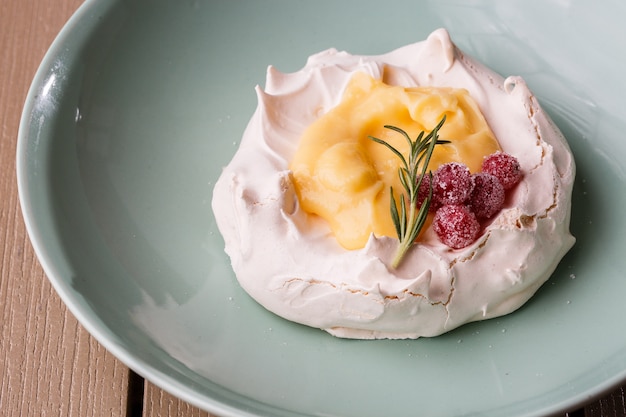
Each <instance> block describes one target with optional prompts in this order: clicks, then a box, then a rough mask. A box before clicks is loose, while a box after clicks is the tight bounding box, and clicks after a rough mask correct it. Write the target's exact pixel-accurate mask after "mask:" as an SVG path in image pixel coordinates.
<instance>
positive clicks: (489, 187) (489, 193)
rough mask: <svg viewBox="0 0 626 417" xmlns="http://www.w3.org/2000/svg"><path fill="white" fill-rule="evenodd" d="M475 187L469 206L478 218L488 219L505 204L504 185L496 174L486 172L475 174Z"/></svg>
mask: <svg viewBox="0 0 626 417" xmlns="http://www.w3.org/2000/svg"><path fill="white" fill-rule="evenodd" d="M473 178H474V189H473V190H472V194H471V196H470V198H469V207H470V209H471V210H472V211H473V212H474V214H475V215H476V217H477V218H478V219H481V220H482V219H488V218H490V217H491V216H493V215H494V214H496V213H497V212H498V211H500V210H501V209H502V206H503V205H504V187H503V186H502V184H501V183H500V181H499V180H498V178H496V177H495V176H493V175H491V174H488V173H486V172H479V173H477V174H474V175H473Z"/></svg>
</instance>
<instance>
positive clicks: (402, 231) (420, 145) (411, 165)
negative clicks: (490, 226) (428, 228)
mask: <svg viewBox="0 0 626 417" xmlns="http://www.w3.org/2000/svg"><path fill="white" fill-rule="evenodd" d="M445 121H446V116H445V115H444V116H443V117H442V119H441V121H440V122H439V123H438V124H437V126H435V128H434V129H433V130H432V131H431V132H430V133H429V134H428V135H426V136H424V135H425V133H426V132H424V131H422V132H420V134H419V135H418V136H417V138H416V139H415V141H413V140H411V137H410V136H409V134H408V133H406V132H405V131H404V130H402V129H400V128H399V127H396V126H391V125H385V126H384V127H385V128H386V129H391V130H394V131H396V132H398V133H400V134H401V135H402V136H404V138H405V139H406V141H407V142H408V144H409V157H408V161H407V158H405V157H404V155H402V153H401V152H400V151H398V150H397V149H396V148H395V147H393V146H392V145H390V144H389V143H388V142H386V141H384V140H382V139H379V138H376V137H374V136H371V135H370V136H368V137H369V138H370V139H371V140H373V141H374V142H377V143H380V144H381V145H384V146H386V147H387V148H389V150H390V151H391V152H393V153H394V154H396V156H397V157H398V158H400V161H401V162H402V166H401V167H400V168H398V175H399V177H400V183H401V184H402V188H404V191H405V192H406V194H407V197H405V195H404V194H400V197H399V199H400V212H399V213H398V204H397V202H396V198H395V197H394V193H393V187H389V195H390V202H389V206H390V211H391V219H392V220H393V224H394V226H395V228H396V233H397V234H398V240H399V241H400V244H399V245H398V248H397V250H396V253H395V255H394V257H393V260H392V261H391V266H392V267H393V268H397V267H398V266H399V265H400V263H401V262H402V258H404V255H405V254H406V253H407V251H408V250H409V249H410V248H411V246H413V243H414V242H415V239H417V236H418V235H419V233H420V231H421V230H422V227H424V223H426V219H427V218H428V210H429V207H430V204H431V200H432V195H433V190H432V181H428V183H429V186H428V190H429V191H428V195H427V196H426V197H425V198H424V199H422V201H420V202H419V204H418V195H419V190H420V187H421V186H422V182H423V180H424V178H425V175H426V170H427V169H428V164H429V163H430V158H431V156H432V154H433V150H434V149H435V145H438V144H443V143H450V141H448V140H440V139H438V138H439V135H438V132H439V129H441V126H443V124H444V123H445ZM420 167H421V171H420V173H419V174H418V170H420ZM428 177H429V178H432V173H430V172H429V173H428ZM406 200H408V205H409V208H408V214H407V207H406V206H407V203H406Z"/></svg>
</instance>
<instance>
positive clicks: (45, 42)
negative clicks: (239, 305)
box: [0, 0, 626, 417]
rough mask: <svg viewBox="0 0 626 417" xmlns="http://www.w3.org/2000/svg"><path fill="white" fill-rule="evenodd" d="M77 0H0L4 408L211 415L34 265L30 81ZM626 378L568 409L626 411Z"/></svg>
mask: <svg viewBox="0 0 626 417" xmlns="http://www.w3.org/2000/svg"><path fill="white" fill-rule="evenodd" d="M80 4H81V0H51V1H48V0H46V1H41V0H0V54H1V59H0V120H1V122H2V124H1V126H2V128H1V130H0V135H1V136H0V243H1V245H0V312H1V317H2V318H1V327H0V329H1V332H2V334H1V337H0V375H1V376H2V379H1V381H2V382H1V383H0V415H2V416H5V415H6V416H63V417H67V416H81V417H82V416H129V417H130V416H211V415H210V414H208V413H206V412H204V411H201V410H199V409H197V408H195V407H193V406H191V405H189V404H187V403H185V402H184V401H182V400H179V399H177V398H175V397H174V396H172V395H170V394H168V393H167V392H165V391H163V390H161V389H159V388H157V387H156V386H154V385H153V384H151V383H150V382H147V381H144V380H143V379H142V378H141V377H139V376H138V375H136V374H135V373H133V372H132V371H131V370H129V369H128V368H127V367H126V366H125V365H124V364H122V363H121V362H120V361H118V360H117V359H116V358H115V357H113V356H112V355H111V354H110V353H109V352H107V351H106V350H105V349H104V348H103V347H102V346H101V345H100V344H99V343H98V342H97V341H96V340H95V339H94V338H93V337H92V336H91V335H89V334H88V333H87V332H86V331H85V330H84V329H83V327H82V326H81V325H80V324H79V323H78V322H77V320H76V319H75V318H74V317H73V316H72V315H71V313H69V312H68V310H67V308H66V307H65V305H64V304H63V303H62V301H61V300H60V298H59V296H58V295H57V294H56V293H55V291H54V290H53V289H52V287H51V285H50V283H49V282H48V280H47V278H46V277H45V275H44V273H43V271H42V268H41V266H40V265H39V263H38V261H37V259H36V257H35V254H34V252H33V249H32V246H31V244H30V241H29V239H28V236H27V234H26V230H25V227H24V222H23V220H22V214H21V211H20V205H19V201H18V195H17V182H16V174H15V150H16V143H17V131H18V124H19V119H20V114H21V111H22V106H23V104H24V99H25V97H26V93H27V91H28V87H29V85H30V82H31V80H32V78H33V76H34V74H35V71H36V70H37V67H38V65H39V63H40V61H41V59H42V58H43V55H44V53H45V52H46V50H47V48H48V47H49V46H50V43H51V42H52V40H53V39H54V37H55V36H56V35H57V33H58V31H59V30H60V29H61V27H62V26H63V24H64V23H65V22H66V21H67V19H68V18H69V17H70V16H71V14H72V13H73V12H74V11H75V10H76V9H77V8H78V6H79V5H80ZM625 389H626V384H625V385H624V386H623V387H621V388H619V389H617V390H616V391H614V392H613V393H611V394H610V395H608V396H606V397H604V398H602V399H600V400H599V401H595V402H593V403H591V404H588V405H586V406H585V407H584V408H581V409H579V410H572V411H571V412H570V413H568V414H567V415H569V416H576V417H582V416H587V417H589V416H595V417H599V416H602V417H618V416H621V417H624V416H626V394H625V392H624V390H625Z"/></svg>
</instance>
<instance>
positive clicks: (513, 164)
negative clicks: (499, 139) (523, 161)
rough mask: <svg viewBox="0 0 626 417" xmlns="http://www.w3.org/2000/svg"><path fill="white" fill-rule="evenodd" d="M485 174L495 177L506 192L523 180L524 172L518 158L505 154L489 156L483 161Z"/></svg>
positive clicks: (498, 153) (499, 153)
mask: <svg viewBox="0 0 626 417" xmlns="http://www.w3.org/2000/svg"><path fill="white" fill-rule="evenodd" d="M482 170H483V172H486V173H488V174H491V175H493V176H495V177H496V178H497V179H498V181H500V183H501V184H502V186H503V187H504V189H505V190H509V189H511V188H513V187H514V186H515V185H516V184H517V183H518V182H520V181H521V180H522V170H521V168H520V165H519V162H518V160H517V158H516V157H514V156H513V155H509V154H508V153H504V152H496V153H494V154H491V155H489V156H488V157H486V158H485V159H484V161H483V166H482Z"/></svg>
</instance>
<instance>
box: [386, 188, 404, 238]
mask: <svg viewBox="0 0 626 417" xmlns="http://www.w3.org/2000/svg"><path fill="white" fill-rule="evenodd" d="M389 195H390V197H391V198H390V200H391V201H390V202H389V206H390V207H391V220H392V221H393V224H394V226H395V228H396V233H397V234H398V236H402V229H401V228H400V216H399V215H398V206H396V199H395V198H394V196H393V187H389Z"/></svg>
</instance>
